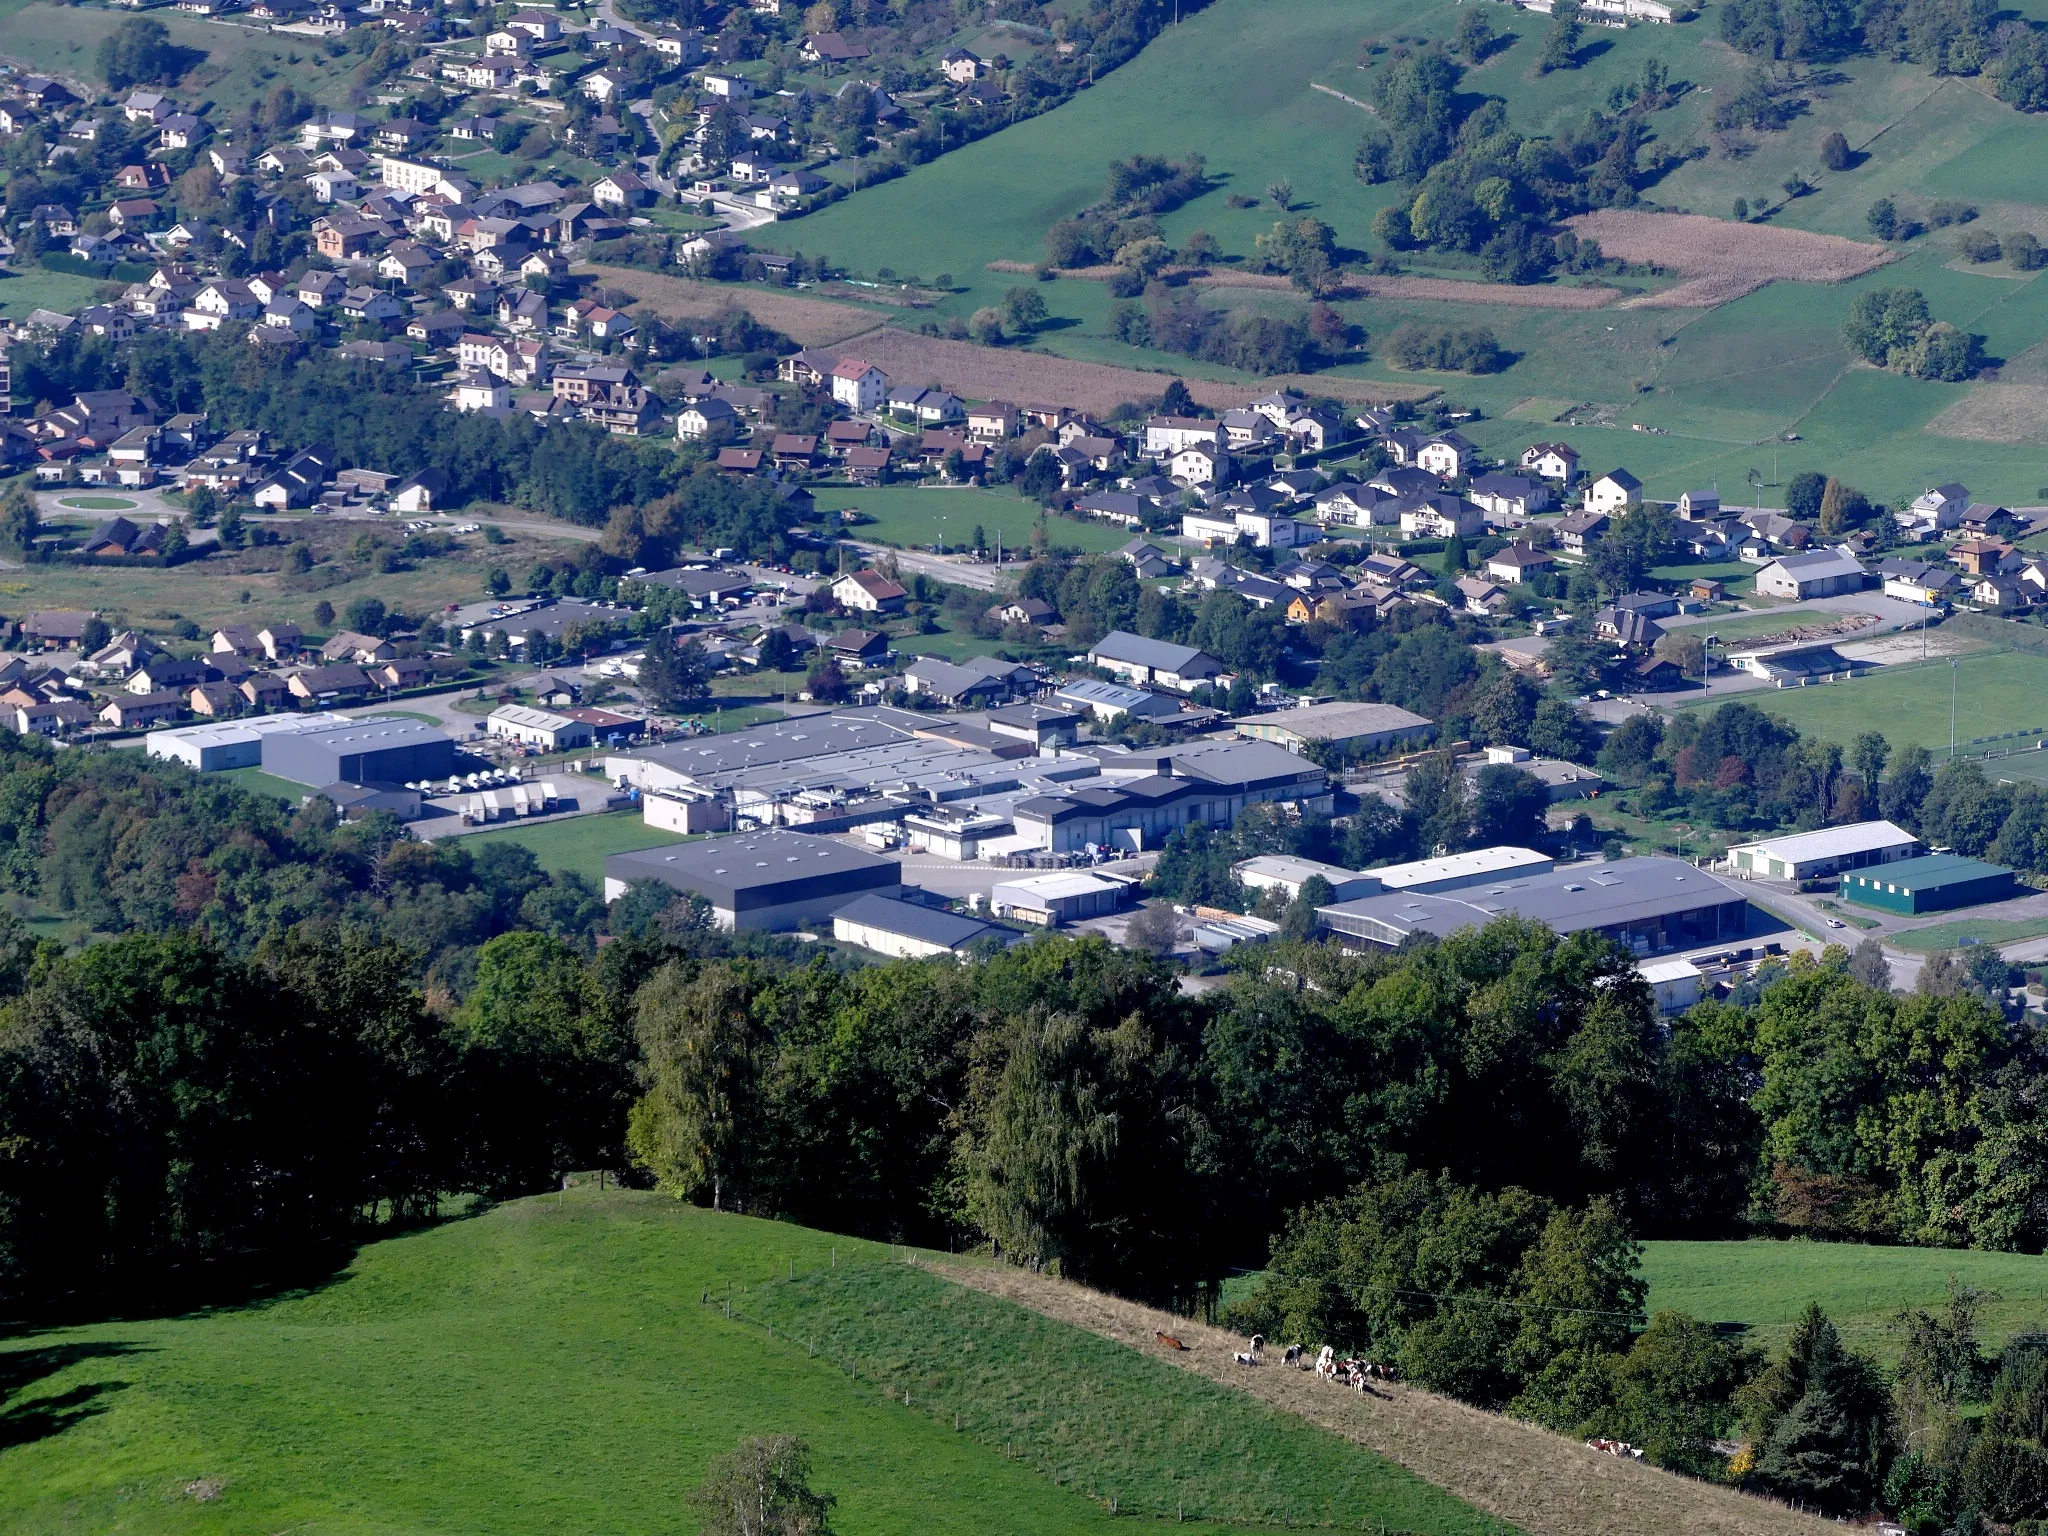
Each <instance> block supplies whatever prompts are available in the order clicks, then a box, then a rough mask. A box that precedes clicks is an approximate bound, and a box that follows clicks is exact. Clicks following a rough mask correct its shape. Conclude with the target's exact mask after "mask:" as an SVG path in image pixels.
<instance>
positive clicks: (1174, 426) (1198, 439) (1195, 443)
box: [1145, 416, 1221, 459]
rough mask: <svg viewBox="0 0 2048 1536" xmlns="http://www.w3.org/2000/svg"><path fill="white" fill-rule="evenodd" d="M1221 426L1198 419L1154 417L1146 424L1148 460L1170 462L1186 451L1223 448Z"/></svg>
mask: <svg viewBox="0 0 2048 1536" xmlns="http://www.w3.org/2000/svg"><path fill="white" fill-rule="evenodd" d="M1220 430H1221V429H1220V426H1219V424H1218V423H1216V422H1213V421H1205V420H1203V419H1201V418H1200V417H1195V416H1154V417H1152V418H1150V419H1149V420H1148V421H1147V422H1146V423H1145V457H1147V458H1149V459H1168V458H1171V457H1172V456H1173V455H1174V454H1177V453H1179V452H1181V450H1183V449H1185V448H1197V447H1199V448H1211V449H1214V448H1217V447H1219V446H1220V440H1219V438H1218V435H1217V434H1218V432H1219V431H1220Z"/></svg>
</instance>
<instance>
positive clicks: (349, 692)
mask: <svg viewBox="0 0 2048 1536" xmlns="http://www.w3.org/2000/svg"><path fill="white" fill-rule="evenodd" d="M285 686H286V687H287V688H289V689H290V690H291V696H292V697H293V698H295V699H299V700H301V701H303V702H305V703H309V704H310V703H313V702H315V701H319V702H322V703H325V702H328V701H330V700H335V699H359V698H361V697H363V695H365V694H366V693H368V692H369V691H370V688H371V683H370V678H369V674H368V673H366V672H364V671H363V669H362V668H361V667H359V666H355V665H353V664H352V663H342V664H339V665H334V666H324V667H307V668H305V669H304V670H303V671H299V672H294V673H293V674H292V675H291V676H290V677H289V678H287V679H286V680H285Z"/></svg>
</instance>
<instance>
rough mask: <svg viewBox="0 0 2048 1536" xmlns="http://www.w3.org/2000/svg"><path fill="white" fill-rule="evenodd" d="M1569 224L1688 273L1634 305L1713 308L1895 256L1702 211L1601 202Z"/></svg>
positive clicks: (1639, 258) (1603, 244) (1618, 252)
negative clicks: (1774, 286)
mask: <svg viewBox="0 0 2048 1536" xmlns="http://www.w3.org/2000/svg"><path fill="white" fill-rule="evenodd" d="M1567 222H1568V223H1569V224H1570V226H1571V227H1572V229H1573V230H1574V231H1575V232H1577V234H1578V236H1579V238H1580V239H1582V240H1597V241H1599V242H1600V249H1601V250H1603V251H1605V252H1606V253H1607V254H1608V255H1609V256H1618V257H1620V258H1621V259H1622V260H1623V261H1626V262H1630V263H1649V262H1654V263H1655V264H1656V265H1658V266H1660V267H1663V268H1665V269H1667V270H1669V271H1673V272H1678V273H1682V274H1683V275H1684V277H1685V281H1684V282H1682V283H1680V284H1678V286H1677V287H1675V288H1666V289H1663V290H1661V291H1659V292H1657V293H1646V294H1642V295H1639V296H1638V297H1636V298H1633V299H1630V300H1628V301H1627V302H1628V303H1629V305H1630V306H1631V307H1633V308H1661V309H1711V308H1713V307H1714V306H1715V305H1717V304H1726V303H1728V302H1729V301H1731V300H1733V299H1739V298H1741V297H1742V296H1743V295H1744V294H1746V293H1754V292H1755V291H1756V290H1757V289H1759V288H1761V287H1763V285H1764V284H1766V283H1770V282H1778V281H1790V282H1802V283H1839V282H1845V281H1846V280H1848V279H1849V278H1852V277H1861V276H1862V275H1863V274H1864V273H1866V272H1869V271H1872V270H1874V269H1875V268H1877V267H1881V266H1883V265H1884V264H1885V263H1886V262H1888V261H1891V260H1893V259H1894V253H1893V252H1892V251H1891V250H1889V249H1888V248H1887V247H1885V246H1882V245H1873V244H1871V243H1870V242H1868V241H1861V240H1844V239H1843V238H1842V237H1841V236H1839V235H1817V234H1813V233H1811V232H1810V231H1807V230H1801V229H1781V228H1779V227H1777V226H1775V225H1770V224H1737V223H1734V222H1732V221H1730V220H1727V219H1709V218H1702V217H1700V216H1699V215H1697V214H1679V213H1646V212H1643V211H1642V210H1640V209H1634V208H1602V209H1600V210H1599V211H1597V212H1594V213H1582V214H1580V215H1579V216H1578V217H1577V218H1575V219H1570V220H1568V221H1567Z"/></svg>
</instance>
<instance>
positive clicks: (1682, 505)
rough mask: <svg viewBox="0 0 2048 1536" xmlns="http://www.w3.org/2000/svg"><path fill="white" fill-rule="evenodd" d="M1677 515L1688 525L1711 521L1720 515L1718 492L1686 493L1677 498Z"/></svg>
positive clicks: (1719, 495)
mask: <svg viewBox="0 0 2048 1536" xmlns="http://www.w3.org/2000/svg"><path fill="white" fill-rule="evenodd" d="M1678 515H1679V516H1680V517H1681V518H1683V519H1684V520H1685V521H1686V522H1688V523H1698V522H1707V521H1711V520H1712V519H1714V518H1717V517H1719V516H1720V515H1721V493H1720V492H1719V491H1686V492H1684V493H1683V494H1681V495H1680V496H1679V498H1678Z"/></svg>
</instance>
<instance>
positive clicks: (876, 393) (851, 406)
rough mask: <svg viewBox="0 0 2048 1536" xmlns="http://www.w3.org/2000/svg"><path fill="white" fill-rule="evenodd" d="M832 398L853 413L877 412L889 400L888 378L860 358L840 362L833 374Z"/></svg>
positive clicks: (831, 376)
mask: <svg viewBox="0 0 2048 1536" xmlns="http://www.w3.org/2000/svg"><path fill="white" fill-rule="evenodd" d="M830 378H831V383H832V398H833V399H834V400H836V401H837V402H839V404H841V405H843V406H845V407H846V408H847V409H848V410H850V411H878V410H880V409H881V408H882V407H883V405H884V404H885V403H887V401H888V398H889V375H888V374H886V373H884V372H883V371H882V370H881V369H879V368H877V367H876V366H875V365H874V364H873V363H870V362H866V361H864V360H862V359H860V358H857V357H848V358H841V359H840V360H839V361H838V362H836V363H834V364H833V365H832V369H831V373H830Z"/></svg>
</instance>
